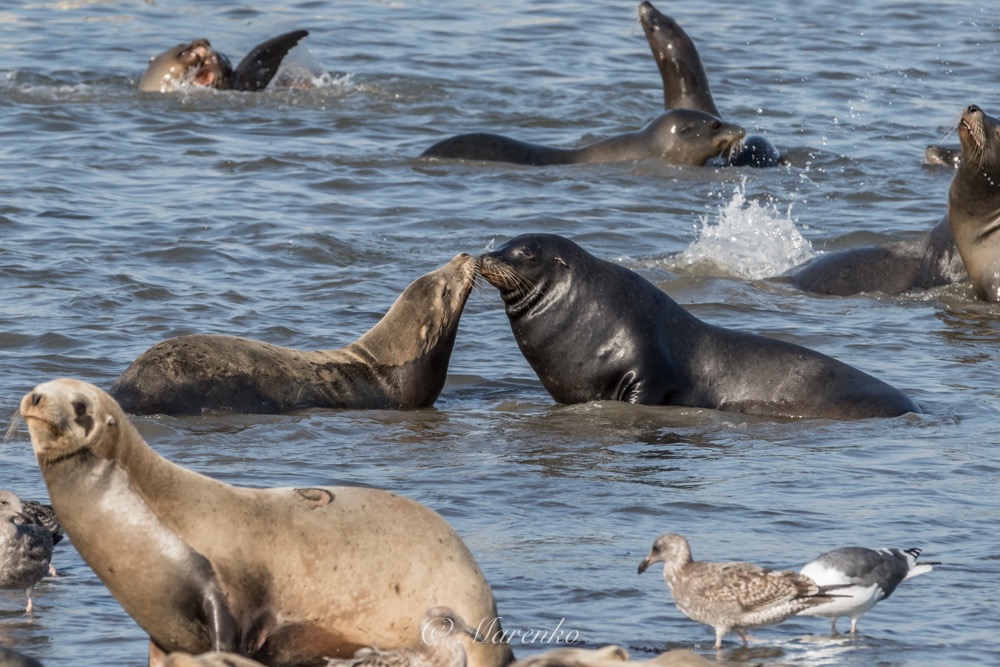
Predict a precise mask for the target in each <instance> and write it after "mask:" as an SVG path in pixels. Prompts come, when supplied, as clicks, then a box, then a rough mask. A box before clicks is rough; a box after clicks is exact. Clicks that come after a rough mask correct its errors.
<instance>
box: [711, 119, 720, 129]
mask: <svg viewBox="0 0 1000 667" xmlns="http://www.w3.org/2000/svg"><path fill="white" fill-rule="evenodd" d="M720 127H722V121H721V120H717V121H715V122H714V123H712V129H713V130H718V129H719V128H720Z"/></svg>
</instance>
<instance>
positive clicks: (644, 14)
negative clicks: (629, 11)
mask: <svg viewBox="0 0 1000 667" xmlns="http://www.w3.org/2000/svg"><path fill="white" fill-rule="evenodd" d="M639 23H641V24H642V31H643V32H644V33H645V34H646V41H647V42H649V48H650V50H652V52H653V58H654V59H655V60H656V65H657V67H658V68H659V69H660V77H661V78H662V79H663V106H664V108H666V109H697V110H699V111H704V112H706V113H710V114H712V115H713V116H715V117H717V118H722V117H723V116H722V113H721V112H720V111H719V109H718V107H717V106H715V100H714V99H712V91H711V89H710V88H709V85H708V75H707V74H705V67H704V66H703V65H702V64H701V56H699V55H698V49H696V48H695V46H694V40H692V39H691V38H690V37H688V35H687V33H686V32H684V29H683V28H681V26H680V25H679V24H678V23H677V21H675V20H673V19H672V18H670V17H669V16H667V15H666V14H663V13H662V12H660V11H659V10H658V9H656V7H654V6H653V3H651V2H641V3H639ZM727 158H728V159H727V163H728V164H729V165H730V166H734V167H742V166H749V167H774V166H777V165H779V164H781V156H780V155H779V154H778V149H776V148H775V147H774V145H773V144H772V143H771V142H770V141H768V139H767V138H766V137H762V136H751V137H747V139H746V141H744V142H743V145H742V147H741V148H740V150H739V151H736V152H733V153H731V154H730V155H728V156H727Z"/></svg>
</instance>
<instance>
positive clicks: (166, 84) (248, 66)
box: [139, 30, 309, 93]
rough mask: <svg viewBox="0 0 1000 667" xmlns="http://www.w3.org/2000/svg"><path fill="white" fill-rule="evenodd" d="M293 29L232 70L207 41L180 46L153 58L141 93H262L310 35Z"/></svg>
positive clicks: (141, 85) (251, 53) (256, 49)
mask: <svg viewBox="0 0 1000 667" xmlns="http://www.w3.org/2000/svg"><path fill="white" fill-rule="evenodd" d="M308 34H309V32H308V31H306V30H294V31H292V32H287V33H285V34H283V35H278V36H277V37H272V38H271V39H269V40H267V41H266V42H263V43H262V44H258V45H257V46H255V47H253V49H251V50H250V53H248V54H247V55H246V56H245V57H244V58H243V60H241V61H240V64H239V65H237V66H236V69H235V70H234V69H233V66H232V64H230V62H229V58H227V57H226V56H225V55H224V54H222V53H219V52H218V51H216V50H215V49H214V48H212V45H211V43H209V41H208V40H207V39H204V38H202V39H196V40H194V41H192V42H188V43H186V44H178V45H177V46H175V47H173V48H172V49H167V50H166V51H164V52H163V53H161V54H159V55H157V56H154V57H153V58H152V59H150V61H149V64H148V65H147V66H146V71H145V72H143V75H142V79H140V80H139V90H141V91H145V92H153V93H168V92H172V91H174V90H177V88H178V87H180V86H183V85H190V86H198V87H204V88H215V89H217V90H242V91H259V90H263V89H264V88H265V87H267V84H268V83H269V82H270V81H271V79H272V78H273V77H274V75H275V73H276V72H277V71H278V67H279V66H280V65H281V61H282V60H283V59H284V58H285V56H286V55H287V54H288V52H289V51H290V50H291V49H292V47H294V46H295V45H296V44H298V43H299V40H301V39H302V38H304V37H305V36H306V35H308Z"/></svg>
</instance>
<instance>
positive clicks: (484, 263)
mask: <svg viewBox="0 0 1000 667" xmlns="http://www.w3.org/2000/svg"><path fill="white" fill-rule="evenodd" d="M584 252H585V251H584V250H583V249H582V248H580V246H578V245H576V244H575V243H573V242H572V241H570V240H569V239H566V238H563V237H561V236H558V235H556V234H521V235H520V236H515V237H514V238H512V239H511V240H509V241H507V242H506V243H504V244H503V245H502V246H500V247H499V248H497V249H496V250H494V251H492V252H488V253H485V254H483V255H481V256H480V257H479V259H478V261H477V268H478V270H479V273H480V274H481V275H482V276H483V277H484V278H486V280H487V281H488V282H489V283H490V284H491V285H493V286H494V287H496V288H497V289H498V290H500V298H501V299H503V302H504V304H505V306H506V309H507V314H508V315H510V316H511V317H514V316H516V315H520V314H522V313H524V312H525V311H527V310H529V309H531V307H532V306H533V305H534V304H536V303H537V302H538V301H539V300H540V299H541V298H542V297H543V296H544V295H545V294H549V293H556V295H557V296H558V293H559V292H560V290H559V288H558V285H560V284H564V285H566V286H567V287H566V288H565V290H562V291H566V290H568V289H569V287H568V285H569V283H568V281H567V278H568V277H569V276H570V274H571V273H572V271H573V266H574V265H575V263H576V258H577V257H578V256H579V255H580V254H581V253H584Z"/></svg>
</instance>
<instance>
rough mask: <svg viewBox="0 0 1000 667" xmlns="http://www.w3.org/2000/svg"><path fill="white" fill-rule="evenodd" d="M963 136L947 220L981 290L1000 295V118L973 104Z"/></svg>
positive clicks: (989, 297)
mask: <svg viewBox="0 0 1000 667" xmlns="http://www.w3.org/2000/svg"><path fill="white" fill-rule="evenodd" d="M958 138H959V140H960V141H961V142H962V160H961V162H960V164H959V165H958V169H956V170H955V176H954V177H952V179H951V188H950V189H949V190H948V223H949V225H950V227H951V233H952V234H953V235H954V237H955V243H956V245H957V246H958V251H959V253H961V255H962V262H964V264H965V269H966V271H968V273H969V279H970V280H971V281H972V287H973V289H975V291H976V296H978V297H979V298H980V299H983V300H984V301H1000V233H998V232H1000V119H997V118H995V117H993V116H989V115H987V114H986V113H985V112H984V111H983V110H982V109H980V108H979V107H977V106H976V105H975V104H970V105H969V106H968V107H967V108H966V109H965V112H964V113H963V114H962V119H961V120H960V121H959V123H958Z"/></svg>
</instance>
